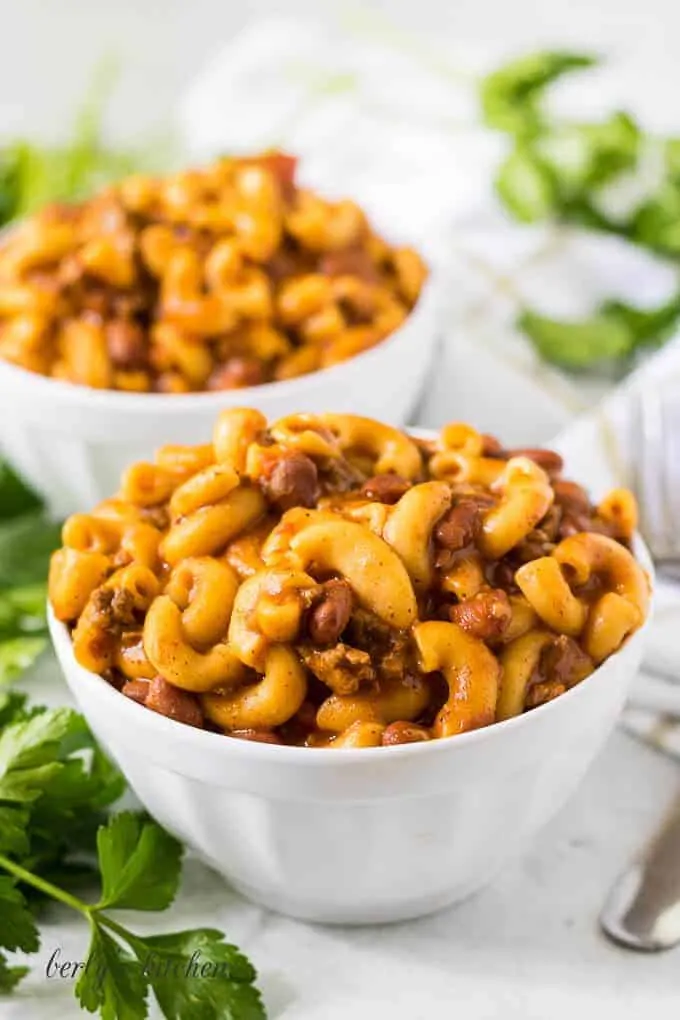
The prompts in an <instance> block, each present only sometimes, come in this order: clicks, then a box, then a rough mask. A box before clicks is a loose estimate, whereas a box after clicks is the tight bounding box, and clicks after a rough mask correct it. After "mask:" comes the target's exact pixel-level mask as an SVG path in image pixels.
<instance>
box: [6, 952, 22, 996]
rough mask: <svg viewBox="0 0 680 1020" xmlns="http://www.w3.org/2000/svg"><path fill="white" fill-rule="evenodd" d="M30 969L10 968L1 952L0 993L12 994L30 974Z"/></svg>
mask: <svg viewBox="0 0 680 1020" xmlns="http://www.w3.org/2000/svg"><path fill="white" fill-rule="evenodd" d="M28 970H29V968H28V967H9V966H8V964H7V960H6V959H5V957H4V955H3V953H2V952H1V951H0V992H5V993H7V992H12V991H14V989H15V988H16V986H17V985H18V984H19V982H20V981H21V979H22V978H24V977H26V975H27V974H28Z"/></svg>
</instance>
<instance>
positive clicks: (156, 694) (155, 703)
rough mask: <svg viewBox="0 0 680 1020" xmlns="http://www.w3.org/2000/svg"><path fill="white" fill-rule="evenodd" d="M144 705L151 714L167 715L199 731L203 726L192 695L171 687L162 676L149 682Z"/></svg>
mask: <svg viewBox="0 0 680 1020" xmlns="http://www.w3.org/2000/svg"><path fill="white" fill-rule="evenodd" d="M145 705H146V707H147V708H150V709H151V711H152V712H158V714H159V715H167V717H168V718H169V719H175V720H176V721H177V722H181V723H186V724H187V726H197V727H198V728H199V729H200V728H201V727H202V726H203V713H202V712H201V707H200V705H199V703H198V701H197V700H196V698H195V697H194V696H193V694H189V692H188V691H182V690H180V689H179V687H173V685H172V684H169V683H168V682H167V680H164V679H163V677H162V676H155V677H154V678H153V680H150V681H149V691H148V694H147V697H146V701H145Z"/></svg>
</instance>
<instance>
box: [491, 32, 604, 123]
mask: <svg viewBox="0 0 680 1020" xmlns="http://www.w3.org/2000/svg"><path fill="white" fill-rule="evenodd" d="M597 62H598V61H597V58H596V57H594V56H592V55H588V54H583V53H570V52H568V51H553V52H550V51H548V52H543V53H531V54H528V55H527V56H523V57H520V58H519V59H517V60H513V61H512V62H511V63H509V64H506V65H505V66H503V67H501V68H499V70H497V71H494V72H493V73H492V74H490V75H488V76H487V77H486V78H484V80H483V82H482V85H481V93H480V95H481V104H482V112H483V116H484V121H485V123H486V124H487V125H488V126H489V127H491V128H495V129H496V130H498V131H507V132H509V133H510V134H523V135H533V134H535V133H536V132H537V131H538V130H539V129H540V127H541V124H542V122H543V114H542V111H541V107H540V102H541V100H542V98H543V92H544V90H545V89H546V87H547V86H548V85H550V84H552V82H554V81H557V79H558V78H561V77H562V76H563V75H565V74H569V73H571V72H572V71H577V70H581V69H582V68H585V67H592V66H593V65H594V64H596V63H597Z"/></svg>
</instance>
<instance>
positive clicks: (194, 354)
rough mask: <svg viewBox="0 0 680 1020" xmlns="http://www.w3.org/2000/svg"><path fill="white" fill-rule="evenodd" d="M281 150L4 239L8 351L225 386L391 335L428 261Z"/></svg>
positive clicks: (126, 381)
mask: <svg viewBox="0 0 680 1020" xmlns="http://www.w3.org/2000/svg"><path fill="white" fill-rule="evenodd" d="M295 165H296V161H295V160H294V159H293V158H291V157H290V156H286V155H284V154H282V153H269V154H264V155H262V156H257V157H252V158H240V159H239V158H229V159H228V158H223V159H220V160H218V161H217V162H216V163H215V164H213V165H212V166H209V167H206V168H205V169H202V170H195V171H190V172H183V173H176V174H174V175H171V176H168V177H166V178H159V179H151V178H141V177H129V178H126V179H124V180H122V181H120V182H119V183H118V184H116V185H113V186H112V187H109V188H107V189H106V190H104V191H102V192H101V193H99V194H98V195H95V196H93V197H92V198H90V199H89V200H87V201H84V202H81V203H79V204H76V205H70V206H53V207H48V208H46V209H44V210H43V211H42V212H39V213H38V214H36V215H34V216H32V217H30V218H28V219H27V220H26V221H24V222H23V223H22V224H20V225H19V226H18V227H17V229H16V230H13V231H12V234H11V235H10V236H8V238H7V239H6V240H5V241H4V242H3V243H2V244H1V245H0V358H4V359H6V360H8V361H11V362H14V363H15V364H17V365H20V366H22V367H23V368H25V369H28V370H29V371H33V372H38V373H41V374H43V375H47V376H52V377H54V378H57V379H61V380H66V381H68V382H72V383H76V384H78V385H82V386H90V387H94V388H98V389H117V390H124V391H128V392H137V393H148V392H158V393H171V394H181V393H188V392H195V391H202V390H228V389H240V388H244V387H250V386H256V385H260V384H262V383H267V382H274V381H277V380H281V379H289V378H291V377H294V376H298V375H301V374H303V373H306V372H313V371H316V370H317V369H320V368H325V367H328V366H330V365H334V364H337V363H338V362H340V361H344V360H346V359H347V358H351V357H353V356H354V355H356V354H359V353H361V352H362V351H365V350H367V349H369V348H371V347H373V346H374V345H375V344H378V343H380V342H381V341H382V340H384V339H385V338H386V337H387V336H388V335H389V334H391V333H392V332H394V330H395V329H397V328H398V327H399V326H400V325H401V323H402V322H403V321H404V319H405V318H406V317H407V316H408V315H409V313H410V312H411V310H412V308H413V307H414V305H415V304H416V302H417V301H418V299H419V296H420V293H421V290H422V287H423V284H424V282H425V279H426V277H427V270H426V268H425V265H424V264H423V262H422V260H421V259H420V257H419V256H418V255H417V254H416V252H415V251H412V250H411V249H409V248H392V247H390V246H389V245H387V244H386V243H385V242H383V241H382V240H381V239H380V238H379V237H378V236H377V235H376V234H375V233H374V232H373V230H372V229H371V227H370V225H369V223H368V221H367V220H366V217H365V216H364V214H363V212H362V211H361V210H360V209H359V208H358V207H357V206H356V205H354V203H352V202H347V201H341V202H333V201H329V200H326V199H323V198H321V197H320V196H317V195H315V194H313V193H312V192H309V191H306V190H304V189H302V188H299V187H298V186H296V184H295Z"/></svg>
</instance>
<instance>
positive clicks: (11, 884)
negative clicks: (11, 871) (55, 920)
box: [0, 875, 40, 953]
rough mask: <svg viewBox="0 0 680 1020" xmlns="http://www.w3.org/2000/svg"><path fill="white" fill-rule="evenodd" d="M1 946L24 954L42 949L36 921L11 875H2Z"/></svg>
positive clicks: (0, 886)
mask: <svg viewBox="0 0 680 1020" xmlns="http://www.w3.org/2000/svg"><path fill="white" fill-rule="evenodd" d="M0 946H2V948H3V949H9V950H10V952H14V951H16V950H17V949H21V950H23V952H24V953H35V952H37V950H38V949H39V947H40V936H39V934H38V929H37V927H36V924H35V920H34V918H33V916H32V914H31V913H30V911H29V910H28V908H27V906H26V900H25V899H24V897H23V896H22V894H21V893H20V892H19V890H18V889H17V887H16V882H15V881H14V879H13V878H10V877H9V875H0Z"/></svg>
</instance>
